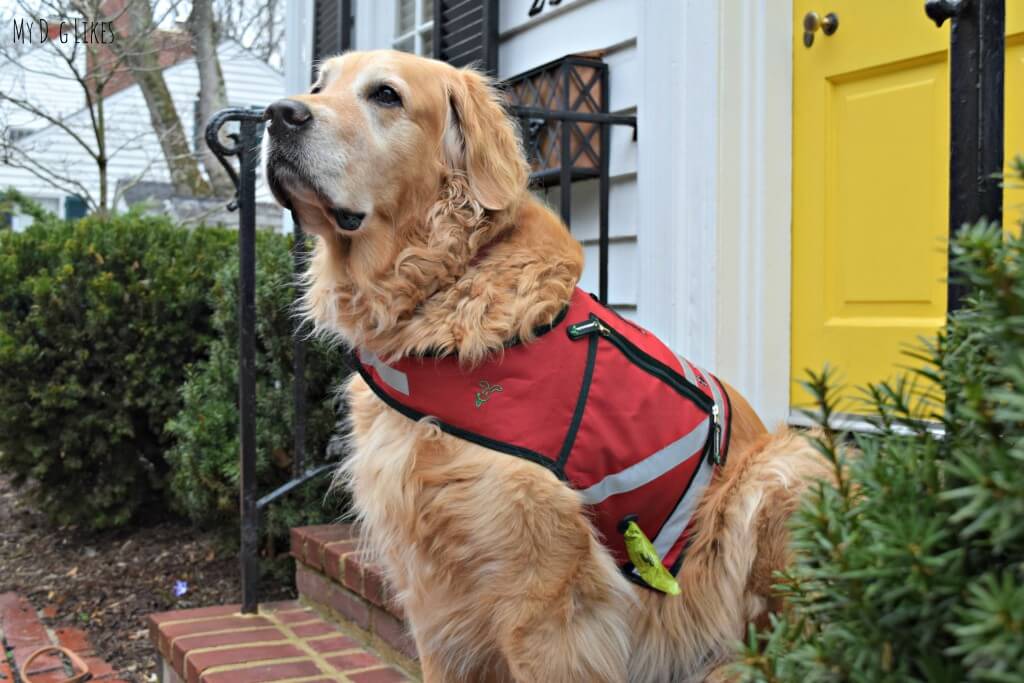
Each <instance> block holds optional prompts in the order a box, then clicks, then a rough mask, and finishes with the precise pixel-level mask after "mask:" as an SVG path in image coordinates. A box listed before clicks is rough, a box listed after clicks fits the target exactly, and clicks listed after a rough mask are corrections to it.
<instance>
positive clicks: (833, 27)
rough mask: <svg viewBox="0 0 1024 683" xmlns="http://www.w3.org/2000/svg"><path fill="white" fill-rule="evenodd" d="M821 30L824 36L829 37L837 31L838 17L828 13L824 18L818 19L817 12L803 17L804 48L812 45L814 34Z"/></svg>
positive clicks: (833, 13)
mask: <svg viewBox="0 0 1024 683" xmlns="http://www.w3.org/2000/svg"><path fill="white" fill-rule="evenodd" d="M818 29H821V32H822V33H824V34H825V35H826V36H830V35H832V34H833V33H835V32H836V31H838V30H839V17H838V16H836V13H835V12H829V13H828V14H826V15H825V16H824V17H819V16H818V13H817V12H808V13H807V14H805V15H804V47H810V46H811V45H814V34H815V33H816V32H817V31H818Z"/></svg>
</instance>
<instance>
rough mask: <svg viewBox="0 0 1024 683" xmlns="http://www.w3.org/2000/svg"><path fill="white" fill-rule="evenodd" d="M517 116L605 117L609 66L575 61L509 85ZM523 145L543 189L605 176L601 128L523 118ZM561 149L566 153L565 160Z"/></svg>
mask: <svg viewBox="0 0 1024 683" xmlns="http://www.w3.org/2000/svg"><path fill="white" fill-rule="evenodd" d="M505 87H506V89H507V90H506V92H507V95H508V98H509V104H510V105H512V108H513V111H516V110H523V109H527V110H529V109H538V110H544V111H547V112H561V113H578V114H606V113H607V112H608V66H607V65H606V64H605V63H604V62H603V61H601V60H600V59H596V58H593V57H586V56H578V55H572V56H568V57H564V58H562V59H559V60H557V61H554V62H551V63H549V64H545V65H543V66H540V67H537V68H536V69H532V70H530V71H527V72H525V73H523V74H520V75H518V76H515V77H514V78H511V79H509V80H508V81H506V82H505ZM520 121H522V122H523V144H524V145H525V146H526V153H527V156H528V157H529V159H530V163H531V164H532V166H533V169H534V172H533V180H534V182H535V183H537V184H539V185H542V186H549V185H556V184H559V183H561V182H563V180H564V179H565V176H566V173H565V172H564V171H563V166H565V167H567V168H566V169H565V171H567V172H568V173H567V176H568V180H569V181H570V182H572V181H574V180H582V179H586V178H597V177H598V176H599V175H600V172H601V126H600V125H599V124H598V123H595V122H589V121H574V120H565V119H554V118H546V117H543V116H529V115H525V116H520ZM563 148H566V150H567V151H568V155H567V156H563V154H562V151H563Z"/></svg>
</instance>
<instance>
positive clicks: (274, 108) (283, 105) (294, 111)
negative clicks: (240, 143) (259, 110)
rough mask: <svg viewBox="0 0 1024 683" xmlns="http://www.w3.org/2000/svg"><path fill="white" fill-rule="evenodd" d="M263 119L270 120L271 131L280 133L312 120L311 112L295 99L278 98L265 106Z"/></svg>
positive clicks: (296, 128)
mask: <svg viewBox="0 0 1024 683" xmlns="http://www.w3.org/2000/svg"><path fill="white" fill-rule="evenodd" d="M263 120H264V121H270V132H271V133H277V134H281V133H284V132H286V131H294V130H298V129H299V128H302V127H303V126H305V125H306V124H307V123H309V122H310V121H312V120H313V112H311V111H310V110H309V107H307V106H306V105H304V104H303V103H302V102H299V101H297V100H287V99H286V100H278V101H277V102H274V103H273V104H271V105H270V106H269V107H267V108H266V110H265V111H264V112H263Z"/></svg>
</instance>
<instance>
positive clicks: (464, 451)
mask: <svg viewBox="0 0 1024 683" xmlns="http://www.w3.org/2000/svg"><path fill="white" fill-rule="evenodd" d="M266 118H267V119H268V121H269V127H268V134H267V135H266V136H265V148H264V159H265V165H266V169H265V170H266V173H267V178H268V181H269V183H270V185H271V188H272V189H273V191H274V193H275V195H276V196H277V198H278V200H279V201H280V202H281V203H282V204H283V205H285V206H287V207H289V208H291V209H292V211H293V212H294V215H295V216H296V217H297V219H298V220H299V222H300V224H301V226H302V227H303V228H304V229H305V230H306V231H307V232H308V233H310V234H312V235H315V242H316V245H315V248H314V252H313V254H312V256H311V259H310V262H309V268H308V273H307V274H306V282H305V290H304V300H303V303H304V314H305V315H306V316H307V318H308V319H309V320H311V321H312V322H313V323H314V324H315V326H316V328H317V329H318V330H319V331H322V332H324V333H327V334H330V335H332V336H333V337H335V338H337V339H340V340H342V341H343V342H344V343H345V344H346V345H348V346H349V347H352V348H358V349H362V350H365V351H368V352H372V353H374V354H376V355H377V356H378V357H379V358H381V359H389V358H390V359H395V358H402V357H407V356H422V355H425V354H428V353H435V354H436V353H441V354H454V355H456V356H457V358H458V360H459V362H460V363H462V364H464V365H465V366H473V365H474V364H478V363H480V362H482V361H483V360H484V359H486V358H488V357H490V356H491V355H492V354H497V353H501V352H502V349H503V348H504V345H505V344H506V343H507V342H509V341H510V340H513V339H518V340H520V341H521V342H522V343H526V344H529V343H530V342H531V341H532V340H533V339H534V330H536V329H537V328H538V327H541V326H543V325H545V324H548V323H551V322H552V321H553V320H554V319H555V318H556V316H557V315H558V314H559V312H560V311H562V310H563V309H564V308H565V306H566V305H567V302H568V301H569V298H570V296H571V295H572V293H573V290H574V287H576V284H577V282H578V280H579V278H580V272H581V270H582V268H583V255H582V250H581V247H580V245H579V244H578V243H577V242H576V241H575V240H574V239H573V238H572V236H571V235H570V234H569V231H568V230H567V229H566V227H565V226H564V225H563V224H562V223H561V221H560V220H559V219H558V218H557V217H556V216H555V215H554V214H553V213H552V212H551V211H550V210H549V209H548V208H547V207H545V206H544V205H543V204H542V203H540V202H539V201H537V200H536V199H535V198H534V197H533V196H532V195H531V193H530V192H529V191H528V189H527V181H528V168H527V164H526V161H525V160H524V156H523V152H522V149H521V145H520V141H519V139H518V135H517V130H516V128H515V126H514V125H513V123H512V122H511V121H510V119H509V118H508V117H507V115H506V113H505V111H504V110H503V108H502V105H501V103H500V99H499V97H498V96H497V94H496V92H495V91H494V90H493V89H492V87H491V85H490V84H489V82H488V81H487V79H486V78H484V77H483V76H481V75H480V74H478V73H476V72H474V71H472V70H459V69H455V68H453V67H451V66H449V65H447V64H444V63H442V62H438V61H434V60H429V59H424V58H420V57H415V56H412V55H408V54H403V53H399V52H392V51H379V52H352V53H348V54H345V55H342V56H340V57H336V58H333V59H330V60H328V61H326V62H325V63H324V64H323V65H322V67H321V68H320V73H319V78H318V80H317V82H316V84H315V85H314V86H313V88H312V89H311V90H310V92H308V93H304V94H299V95H295V96H293V97H291V98H289V99H286V100H281V101H279V102H276V103H274V104H272V105H271V106H270V107H268V109H267V112H266ZM727 391H728V393H729V397H730V398H731V402H732V407H733V411H732V412H733V416H734V418H733V422H732V437H731V445H730V447H729V458H728V460H727V464H726V466H725V467H724V468H722V469H721V470H720V471H719V472H718V474H717V475H716V477H715V479H714V481H713V482H712V483H711V485H710V486H709V487H708V489H707V491H706V493H705V495H704V496H703V498H702V502H701V504H700V507H699V509H698V512H697V516H696V531H695V532H694V537H693V540H692V543H691V545H690V547H689V550H688V551H687V554H686V559H685V562H684V563H683V565H682V568H681V570H680V572H679V575H678V579H679V584H680V586H681V587H682V595H678V596H667V595H664V594H662V593H659V592H655V591H652V590H649V589H646V588H643V587H640V586H637V585H635V584H634V583H632V582H630V581H629V580H627V578H626V577H625V576H624V575H623V573H622V571H621V570H620V569H619V567H618V566H616V564H615V562H614V561H613V559H612V557H611V555H610V554H609V552H608V550H607V549H606V548H605V547H604V546H603V545H602V542H601V539H600V538H599V537H598V535H597V534H596V533H595V530H594V528H593V526H592V524H591V522H590V520H589V519H588V516H587V514H586V511H585V509H584V506H583V504H582V502H581V500H580V497H579V494H578V492H577V491H575V490H573V489H572V488H570V487H569V486H568V485H566V484H565V483H564V482H562V481H559V480H558V479H557V478H556V477H555V476H554V475H553V474H552V473H551V472H550V471H549V470H547V469H545V468H544V467H539V466H537V465H536V464H534V463H531V462H528V461H526V460H524V459H520V458H516V457H510V456H509V455H505V454H502V453H497V452H495V451H492V450H488V449H487V448H484V447H483V446H480V445H477V444H475V443H471V442H468V441H464V440H461V439H458V438H455V437H453V436H451V435H449V434H448V433H445V432H442V431H441V430H440V429H439V427H438V425H437V424H436V423H434V422H432V421H431V420H429V419H423V420H419V421H414V420H411V419H409V418H407V417H406V416H404V415H403V414H401V413H400V412H398V411H396V410H395V409H393V408H392V407H389V406H388V405H386V404H385V403H384V402H383V401H382V400H381V399H379V398H378V397H377V396H376V395H375V394H374V393H373V392H372V391H371V389H370V388H369V387H368V385H367V384H366V382H365V381H364V380H363V379H361V378H360V377H359V376H358V375H353V378H352V379H351V380H350V381H349V382H348V384H347V386H346V387H345V392H346V398H347V401H348V404H349V420H350V425H349V427H350V434H349V437H348V438H349V439H350V444H351V454H350V455H349V456H348V458H347V459H346V461H345V462H344V464H343V465H342V467H341V472H340V473H339V477H340V478H341V480H342V481H343V482H344V484H345V485H346V486H347V487H348V488H349V490H350V492H351V496H352V501H353V506H354V509H355V513H356V516H357V518H358V521H359V522H360V523H361V525H362V529H363V537H364V539H365V540H366V541H367V542H368V544H369V546H370V549H371V550H372V551H373V552H374V553H375V554H376V555H377V556H378V558H379V561H380V562H381V563H382V564H383V565H384V567H385V570H386V572H387V576H388V579H389V580H390V582H391V584H392V586H393V588H394V589H395V592H396V595H397V600H398V601H399V602H400V604H401V606H402V607H403V608H404V610H405V613H406V615H407V617H408V620H409V624H410V626H411V629H412V632H413V635H414V637H415V640H416V644H417V647H418V649H419V654H420V662H421V665H422V670H423V678H424V680H425V681H428V682H429V683H434V682H437V681H458V682H463V681H471V682H476V681H481V682H483V681H522V682H533V683H563V682H564V683H569V682H574V681H579V682H581V683H595V682H608V683H622V682H623V681H635V682H638V683H639V682H641V681H649V682H658V683H667V682H670V681H699V680H706V679H707V680H726V679H727V676H728V674H727V672H725V670H724V669H723V668H722V667H723V665H724V664H727V663H728V662H729V661H730V659H731V656H732V653H733V652H734V651H735V644H736V641H738V640H740V639H742V638H743V637H744V635H745V630H746V627H747V624H748V623H749V622H751V621H755V622H757V621H758V620H762V619H764V618H765V616H766V614H767V613H768V612H769V611H770V610H772V609H773V597H772V592H771V590H770V585H771V583H772V572H773V571H774V570H776V569H779V568H781V567H783V566H784V565H785V563H786V561H787V532H786V521H787V518H788V517H789V516H790V514H791V513H792V511H793V510H794V509H795V507H796V505H797V502H798V497H799V495H800V492H801V491H802V490H803V489H804V488H805V487H806V482H807V481H809V480H810V479H812V478H814V477H816V476H821V474H823V466H822V464H821V461H820V459H819V458H818V457H817V456H816V455H815V453H814V451H813V449H812V448H811V447H810V446H809V445H807V444H806V443H805V442H804V440H803V439H802V438H801V437H799V436H796V435H792V434H789V433H786V432H785V431H783V432H780V433H779V434H777V435H769V434H768V433H766V431H765V428H764V426H763V424H762V423H761V421H760V419H759V418H758V417H757V415H756V414H755V413H754V411H753V410H752V409H751V407H750V405H749V404H748V403H747V402H746V401H745V400H744V399H743V397H742V396H740V395H739V394H738V393H737V392H736V391H734V390H733V389H731V388H728V387H727Z"/></svg>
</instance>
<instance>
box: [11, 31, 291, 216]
mask: <svg viewBox="0 0 1024 683" xmlns="http://www.w3.org/2000/svg"><path fill="white" fill-rule="evenodd" d="M218 54H219V56H220V60H221V67H222V69H223V72H224V82H225V85H226V88H227V96H228V103H229V104H230V105H231V106H250V105H257V106H264V105H266V104H267V103H269V102H271V101H273V100H275V99H277V98H279V97H281V96H283V95H284V78H283V76H282V75H281V74H280V73H278V72H277V71H275V70H274V69H273V68H271V67H270V66H268V65H266V64H264V63H263V62H261V61H260V60H258V59H256V58H255V57H253V56H251V55H250V54H249V53H247V52H246V51H245V50H243V49H242V48H241V47H239V46H238V45H236V44H234V43H227V42H225V43H223V44H222V45H221V46H220V48H219V51H218ZM164 78H165V80H166V81H167V87H168V89H169V90H170V92H171V98H172V99H173V100H174V105H175V108H176V109H177V110H178V116H179V117H180V118H181V122H182V125H183V126H184V128H185V133H186V135H188V136H189V139H190V140H192V139H193V135H194V133H195V104H194V102H195V98H196V94H197V93H198V91H199V74H198V72H197V70H196V66H195V61H194V60H192V59H189V60H186V61H184V62H181V63H179V64H176V65H174V66H172V67H169V68H168V69H167V70H165V71H164ZM72 92H73V91H72ZM33 94H35V93H33ZM105 116H106V120H107V127H106V130H107V138H108V154H109V156H110V160H109V164H108V179H109V183H110V190H109V192H110V196H109V198H108V201H109V200H110V199H113V192H114V187H115V186H116V184H117V181H118V180H121V179H124V180H132V179H137V178H140V177H144V178H145V180H147V181H167V180H168V173H167V165H166V163H165V162H164V160H163V155H162V152H161V149H160V143H159V140H158V139H157V136H156V134H155V133H154V132H153V129H152V126H151V124H150V119H149V111H148V109H147V108H146V103H145V99H144V98H143V96H142V93H141V91H140V90H139V88H138V87H136V86H132V87H130V88H126V89H124V90H122V91H120V92H117V93H115V94H113V95H111V96H110V97H109V98H107V99H106V101H105ZM67 121H68V122H69V123H70V124H71V125H72V126H74V127H75V129H76V131H77V132H79V134H80V135H81V136H82V137H83V138H85V139H86V140H87V141H88V142H89V143H90V144H92V145H95V138H94V137H93V134H92V129H91V127H90V125H89V112H88V111H87V110H85V109H82V110H80V111H78V112H76V113H74V114H72V115H70V116H69V117H68V118H67ZM21 143H22V147H23V149H26V150H28V151H30V153H31V154H32V155H33V156H34V158H36V159H37V160H38V161H40V162H41V163H44V164H46V165H47V166H48V167H50V168H54V169H59V170H60V172H61V173H63V174H65V175H68V176H70V177H73V178H74V179H76V180H77V181H78V182H80V183H82V184H83V185H84V186H85V187H86V188H87V189H88V191H89V192H90V193H92V194H93V196H94V197H98V196H99V175H98V173H97V171H96V166H95V163H94V162H93V160H92V158H91V157H90V156H89V154H88V153H87V152H86V151H85V150H84V149H82V148H81V146H80V145H78V144H77V143H76V142H74V140H72V139H71V136H70V135H69V134H68V133H66V132H65V131H63V130H61V129H60V128H58V127H56V126H50V127H47V128H45V129H43V130H40V131H39V132H37V133H34V134H33V135H31V136H29V137H27V138H25V139H24V140H22V141H21ZM7 186H14V187H16V188H18V189H19V190H21V191H23V192H25V193H26V194H28V195H30V196H39V197H47V196H57V195H60V194H64V193H61V192H59V191H57V190H55V189H54V188H52V187H51V186H48V185H47V184H46V183H44V182H42V181H41V180H39V179H38V178H36V177H34V176H33V175H32V174H31V173H29V172H28V171H26V170H24V169H21V168H16V167H12V166H6V165H0V187H7ZM257 198H258V200H259V201H271V200H272V198H271V197H270V194H269V192H268V191H267V190H266V188H265V187H263V186H262V184H261V186H260V187H259V188H258V193H257Z"/></svg>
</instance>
